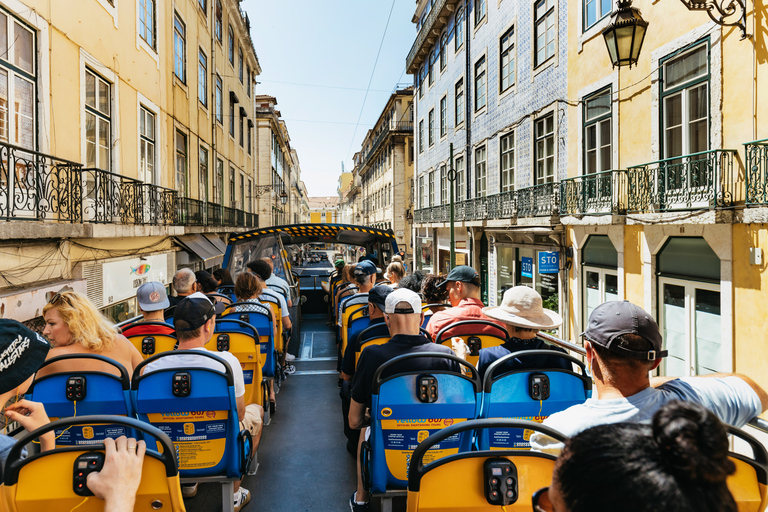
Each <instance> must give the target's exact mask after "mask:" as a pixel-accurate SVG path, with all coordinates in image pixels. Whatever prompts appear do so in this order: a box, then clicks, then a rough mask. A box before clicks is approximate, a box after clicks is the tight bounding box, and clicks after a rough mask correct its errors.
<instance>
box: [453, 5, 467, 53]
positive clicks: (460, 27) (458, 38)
mask: <svg viewBox="0 0 768 512" xmlns="http://www.w3.org/2000/svg"><path fill="white" fill-rule="evenodd" d="M454 32H455V35H454V40H453V49H454V51H457V52H458V51H459V49H461V47H462V46H463V45H464V9H459V11H458V12H457V13H456V30H455V31H454Z"/></svg>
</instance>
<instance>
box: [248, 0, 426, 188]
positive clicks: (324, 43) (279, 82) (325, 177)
mask: <svg viewBox="0 0 768 512" xmlns="http://www.w3.org/2000/svg"><path fill="white" fill-rule="evenodd" d="M241 5H242V7H243V8H244V9H245V10H246V11H247V12H248V17H249V18H250V20H251V37H252V38H253V44H254V46H255V47H256V54H257V55H258V57H259V64H260V65H261V69H262V73H261V75H260V76H259V77H257V80H258V81H259V82H261V84H259V85H257V86H256V93H257V94H269V95H270V96H274V97H275V98H277V108H278V110H280V113H281V114H282V117H283V119H284V120H285V122H286V124H287V125H288V133H289V134H290V137H291V146H292V147H293V148H295V149H296V151H297V152H298V155H299V161H300V163H301V171H302V174H301V176H302V180H303V181H304V183H306V185H307V191H308V193H309V195H310V196H330V195H336V189H337V186H338V179H339V174H340V173H341V162H342V161H343V162H344V167H345V170H347V171H351V170H352V156H353V155H354V154H355V153H356V152H357V151H359V150H360V144H361V143H362V140H363V137H364V136H365V134H366V132H367V131H368V130H369V129H370V128H372V127H373V124H374V123H375V122H376V120H377V119H378V116H379V115H380V114H381V110H382V109H383V108H384V105H385V104H386V101H387V99H388V98H389V95H390V94H391V93H392V91H393V90H394V89H395V86H396V85H397V84H398V82H400V83H401V84H405V85H410V84H411V83H412V81H413V77H412V76H410V75H407V74H405V58H406V56H407V55H408V52H409V51H410V49H411V45H412V44H413V41H414V39H415V38H416V26H415V25H414V24H413V23H411V18H413V13H414V11H415V9H416V2H415V0H395V2H394V10H392V17H391V19H390V22H389V27H388V28H387V33H386V36H385V38H384V42H383V45H382V47H381V55H380V56H379V60H378V64H376V70H375V72H374V73H373V80H372V81H371V86H370V91H369V92H368V98H367V99H366V100H365V107H364V108H363V99H364V98H365V91H366V88H367V87H368V81H369V80H371V73H372V72H373V69H374V62H375V61H376V53H377V52H378V50H379V45H380V44H381V42H382V35H383V34H384V28H385V27H386V25H387V17H388V16H389V12H390V9H392V0H330V1H321V0H244V1H243V2H242V4H241ZM294 84H309V85H294ZM361 108H362V116H360V112H361ZM358 116H360V124H359V126H358V127H357V131H356V134H355V124H356V123H357V119H358ZM353 134H355V135H354V138H353Z"/></svg>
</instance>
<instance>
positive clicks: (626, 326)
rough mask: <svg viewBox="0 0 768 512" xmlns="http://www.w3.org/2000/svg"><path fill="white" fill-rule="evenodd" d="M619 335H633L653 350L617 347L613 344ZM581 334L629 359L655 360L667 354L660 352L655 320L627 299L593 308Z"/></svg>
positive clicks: (617, 345)
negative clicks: (645, 341)
mask: <svg viewBox="0 0 768 512" xmlns="http://www.w3.org/2000/svg"><path fill="white" fill-rule="evenodd" d="M623 334H636V335H637V336H640V337H641V338H643V339H645V340H647V341H648V342H649V343H650V344H651V346H652V347H653V349H651V350H643V351H637V350H630V349H628V348H624V347H621V346H619V343H618V342H616V343H614V342H615V341H616V340H617V339H618V338H619V337H621V336H622V335H623ZM581 335H582V336H584V337H585V338H587V339H588V340H589V341H590V342H591V343H595V344H597V345H600V346H601V347H604V348H606V349H608V350H610V351H611V352H615V353H617V354H621V355H623V356H625V357H630V358H632V359H643V360H645V361H655V360H656V359H661V358H662V357H666V356H667V351H666V350H662V349H661V346H662V339H661V333H660V332H659V325H658V324H657V323H656V320H654V318H653V317H652V316H651V315H650V314H649V313H648V312H647V311H645V310H644V309H642V308H640V307H638V306H636V305H634V304H632V303H631V302H629V301H628V300H625V301H611V302H606V303H604V304H600V305H599V306H597V307H596V308H595V310H594V311H592V314H591V315H589V322H588V323H587V330H586V331H584V332H583V333H581Z"/></svg>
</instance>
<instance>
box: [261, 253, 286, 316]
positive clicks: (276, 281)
mask: <svg viewBox="0 0 768 512" xmlns="http://www.w3.org/2000/svg"><path fill="white" fill-rule="evenodd" d="M261 259H262V260H264V262H265V263H266V264H267V265H269V270H270V272H271V273H270V274H269V279H267V280H266V281H265V283H266V284H267V286H276V287H277V288H278V289H279V290H280V293H282V294H283V297H284V298H285V302H286V303H287V304H288V307H289V308H292V307H293V301H291V287H290V286H288V282H287V281H286V280H285V279H283V278H282V277H278V276H276V275H275V263H274V262H273V261H272V258H261ZM270 289H271V288H270Z"/></svg>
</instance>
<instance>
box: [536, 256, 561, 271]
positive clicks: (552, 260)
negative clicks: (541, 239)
mask: <svg viewBox="0 0 768 512" xmlns="http://www.w3.org/2000/svg"><path fill="white" fill-rule="evenodd" d="M559 272H560V253H559V252H557V251H539V274H557V273H559Z"/></svg>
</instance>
